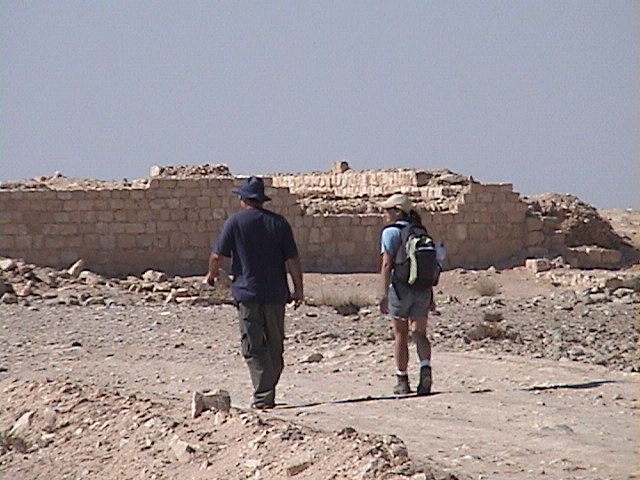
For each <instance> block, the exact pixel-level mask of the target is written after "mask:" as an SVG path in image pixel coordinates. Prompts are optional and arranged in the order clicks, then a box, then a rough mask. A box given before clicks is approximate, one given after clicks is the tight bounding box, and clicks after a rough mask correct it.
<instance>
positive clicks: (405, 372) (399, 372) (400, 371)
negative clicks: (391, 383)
mask: <svg viewBox="0 0 640 480" xmlns="http://www.w3.org/2000/svg"><path fill="white" fill-rule="evenodd" d="M396 375H398V376H399V377H406V376H407V371H406V370H405V371H404V372H403V371H402V370H396Z"/></svg>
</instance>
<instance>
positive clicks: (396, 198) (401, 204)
mask: <svg viewBox="0 0 640 480" xmlns="http://www.w3.org/2000/svg"><path fill="white" fill-rule="evenodd" d="M378 205H380V206H381V207H382V208H384V209H385V210H387V209H389V208H397V209H398V210H402V211H403V212H404V213H409V212H410V211H411V209H412V208H413V204H412V203H411V200H409V197H407V196H406V195H405V194H403V193H396V194H394V195H391V196H390V197H389V198H387V199H386V200H385V201H384V202H379V203H378Z"/></svg>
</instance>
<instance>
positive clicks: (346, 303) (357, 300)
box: [315, 292, 370, 311]
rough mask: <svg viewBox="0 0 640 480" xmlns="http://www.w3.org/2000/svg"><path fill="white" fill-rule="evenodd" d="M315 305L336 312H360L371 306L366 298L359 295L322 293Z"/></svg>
mask: <svg viewBox="0 0 640 480" xmlns="http://www.w3.org/2000/svg"><path fill="white" fill-rule="evenodd" d="M315 304H316V305H327V306H329V307H333V308H335V309H336V310H349V309H355V310H356V311H358V310H359V309H360V308H362V307H366V306H368V305H370V302H369V301H368V300H367V299H366V298H365V297H364V296H362V295H358V294H357V293H351V294H345V295H340V294H332V295H328V294H326V293H324V292H321V293H320V295H319V296H318V298H317V299H316V301H315Z"/></svg>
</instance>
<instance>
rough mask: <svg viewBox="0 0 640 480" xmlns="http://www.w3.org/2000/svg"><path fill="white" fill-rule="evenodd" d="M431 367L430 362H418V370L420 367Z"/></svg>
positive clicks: (427, 360)
mask: <svg viewBox="0 0 640 480" xmlns="http://www.w3.org/2000/svg"><path fill="white" fill-rule="evenodd" d="M430 366H431V360H429V359H426V360H420V368H422V367H430Z"/></svg>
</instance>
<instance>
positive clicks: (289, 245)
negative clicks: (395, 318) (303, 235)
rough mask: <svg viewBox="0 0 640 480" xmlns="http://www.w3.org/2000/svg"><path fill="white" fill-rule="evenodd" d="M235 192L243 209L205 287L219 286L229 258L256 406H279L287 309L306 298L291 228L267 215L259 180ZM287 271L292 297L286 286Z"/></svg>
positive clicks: (216, 252) (230, 224) (225, 231)
mask: <svg viewBox="0 0 640 480" xmlns="http://www.w3.org/2000/svg"><path fill="white" fill-rule="evenodd" d="M233 193H235V194H237V195H238V197H240V204H241V206H242V210H241V211H240V212H238V213H235V214H234V215H232V216H231V217H229V218H228V219H227V221H226V222H225V224H224V226H223V227H222V232H221V233H220V237H219V238H218V241H217V242H216V244H215V246H214V247H213V250H212V252H211V256H210V257H209V272H208V273H207V277H206V282H207V283H208V284H209V285H215V281H216V278H217V277H218V274H219V271H220V267H221V266H222V262H223V261H224V259H225V258H231V275H232V278H233V281H232V284H231V293H232V295H233V298H234V299H235V301H236V302H237V304H238V315H239V318H240V334H241V343H242V354H243V356H244V358H245V360H246V362H247V365H248V367H249V373H250V374H251V382H252V383H253V388H254V394H253V403H252V406H253V407H254V408H258V409H266V408H273V407H274V406H275V394H276V385H277V384H278V381H279V380H280V375H281V373H282V370H283V368H284V361H283V349H284V311H285V304H287V303H293V304H294V306H295V307H296V308H297V307H298V306H299V305H300V304H301V303H302V300H303V298H304V294H303V287H302V267H301V265H300V257H299V256H298V248H297V246H296V243H295V240H294V238H293V232H292V230H291V226H290V225H289V223H288V222H287V220H286V219H285V218H284V217H283V216H282V215H278V214H277V213H274V212H271V211H269V210H265V209H264V208H263V205H264V202H267V201H269V200H271V199H270V198H269V197H267V196H266V195H265V194H264V183H263V181H262V179H261V178H258V177H250V178H248V179H247V181H246V182H245V183H244V185H243V186H242V187H241V188H240V189H239V190H235V191H234V192H233ZM287 270H288V271H289V274H290V275H291V279H292V281H293V292H290V290H289V285H288V282H287Z"/></svg>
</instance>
